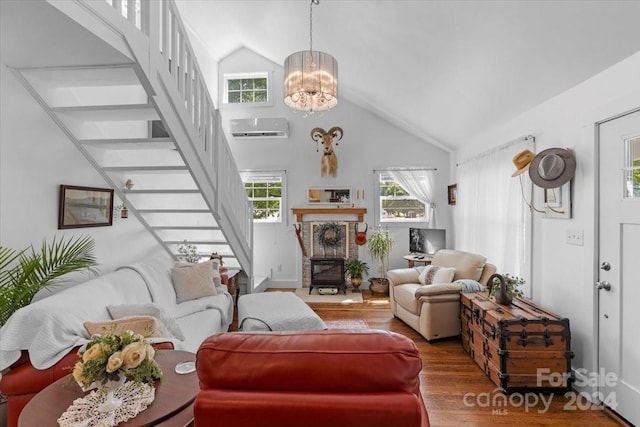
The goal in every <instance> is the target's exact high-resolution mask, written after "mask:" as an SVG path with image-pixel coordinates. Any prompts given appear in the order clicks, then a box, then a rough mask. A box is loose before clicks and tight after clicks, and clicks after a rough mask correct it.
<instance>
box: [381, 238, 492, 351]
mask: <svg viewBox="0 0 640 427" xmlns="http://www.w3.org/2000/svg"><path fill="white" fill-rule="evenodd" d="M431 265H435V266H441V267H453V268H454V269H455V275H454V277H453V283H434V284H431V285H422V284H420V281H419V280H418V276H419V274H420V271H421V269H422V268H421V267H418V268H401V269H395V270H389V271H388V272H387V279H389V301H390V304H391V311H392V312H393V314H394V316H396V317H397V318H399V319H400V320H402V321H403V322H405V323H406V324H408V325H409V326H411V327H412V328H413V329H415V330H416V331H418V332H419V333H420V335H422V336H423V337H425V338H426V339H427V340H434V339H439V338H445V337H451V336H456V335H460V329H461V326H460V292H461V291H462V288H463V286H462V284H460V283H456V282H455V281H456V280H460V279H471V280H475V281H477V282H479V283H480V284H482V285H483V286H484V287H485V288H486V286H487V280H488V279H489V277H490V276H491V275H492V274H493V273H495V272H496V266H495V265H493V264H490V263H487V262H486V258H485V257H483V256H482V255H478V254H474V253H470V252H463V251H457V250H452V249H443V250H441V251H438V252H437V253H436V254H435V255H434V257H433V261H432V262H431Z"/></svg>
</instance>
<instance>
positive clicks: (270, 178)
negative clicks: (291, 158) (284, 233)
mask: <svg viewBox="0 0 640 427" xmlns="http://www.w3.org/2000/svg"><path fill="white" fill-rule="evenodd" d="M240 175H241V176H242V182H243V183H244V184H247V183H249V182H276V181H279V182H280V197H279V198H275V197H274V198H272V197H264V198H262V197H261V198H253V197H249V196H247V197H248V199H249V200H251V202H252V203H253V201H254V200H274V199H280V200H279V201H280V217H279V218H272V219H269V218H264V219H260V218H253V223H254V224H281V223H283V222H284V217H285V212H286V209H285V200H286V194H287V181H286V171H284V170H270V171H242V172H240ZM252 217H253V213H252Z"/></svg>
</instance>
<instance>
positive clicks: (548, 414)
mask: <svg viewBox="0 0 640 427" xmlns="http://www.w3.org/2000/svg"><path fill="white" fill-rule="evenodd" d="M272 290H273V291H275V290H281V291H284V290H285V289H272ZM363 296H364V298H365V301H364V303H363V304H351V305H340V304H309V305H310V306H311V308H312V309H313V310H314V311H315V312H316V313H318V315H319V316H320V317H321V318H322V319H323V320H346V319H363V320H365V321H366V322H367V323H368V324H369V327H370V328H373V329H384V330H389V331H393V332H397V333H400V334H402V335H405V336H407V337H408V338H410V339H412V340H413V341H414V342H415V343H416V345H417V347H418V349H419V350H420V353H421V355H422V362H423V368H422V373H421V374H420V380H421V391H422V394H423V396H424V400H425V405H426V407H427V411H428V413H429V420H430V422H431V425H432V426H433V427H441V426H451V427H460V426H465V427H475V426H479V427H485V426H510V427H514V426H526V427H529V426H580V427H587V426H588V427H591V426H625V425H627V424H625V423H624V422H623V421H621V420H619V419H617V418H616V417H615V414H613V413H612V412H611V411H608V410H598V409H597V408H593V409H592V408H588V409H578V408H580V407H582V408H585V407H587V406H588V405H587V401H586V400H584V399H578V400H577V401H576V399H575V398H574V397H571V396H567V397H566V396H564V395H555V396H550V395H544V396H542V397H544V399H545V402H549V399H551V401H550V403H547V404H545V403H543V402H542V400H541V396H539V395H537V394H536V395H533V394H532V395H529V396H516V395H511V396H507V397H505V395H503V394H502V393H500V392H499V391H497V390H496V387H495V385H494V384H493V383H492V382H491V381H489V379H488V378H487V377H486V376H485V374H484V373H483V372H482V370H481V369H480V368H479V367H478V366H477V365H476V364H475V363H474V362H473V360H471V358H470V357H469V355H468V354H467V353H465V351H464V350H463V349H462V345H461V343H460V338H452V339H445V340H442V341H434V342H432V343H429V342H428V341H426V340H425V339H424V338H422V336H421V335H419V334H418V333H417V332H415V331H414V330H413V329H412V328H410V327H409V326H407V325H406V324H405V323H403V322H402V321H401V320H399V319H396V318H395V317H394V316H393V315H392V314H391V311H390V309H389V298H388V297H375V296H372V295H371V294H370V293H368V291H364V294H363ZM231 330H237V324H236V323H235V322H234V324H232V326H231ZM505 398H506V399H507V401H506V402H505ZM525 398H526V399H528V401H527V400H524V401H522V399H525ZM354 403H355V404H357V403H356V402H354ZM389 427H393V426H389Z"/></svg>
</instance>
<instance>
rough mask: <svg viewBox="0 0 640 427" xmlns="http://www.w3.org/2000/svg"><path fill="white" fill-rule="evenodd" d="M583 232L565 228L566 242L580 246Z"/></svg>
mask: <svg viewBox="0 0 640 427" xmlns="http://www.w3.org/2000/svg"><path fill="white" fill-rule="evenodd" d="M583 234H584V233H583V231H582V230H567V244H568V245H576V246H582V242H583Z"/></svg>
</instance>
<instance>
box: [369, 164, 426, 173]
mask: <svg viewBox="0 0 640 427" xmlns="http://www.w3.org/2000/svg"><path fill="white" fill-rule="evenodd" d="M437 170H438V168H430V167H427V168H425V167H418V166H416V167H408V168H386V169H374V170H373V171H372V173H376V172H389V171H437Z"/></svg>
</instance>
